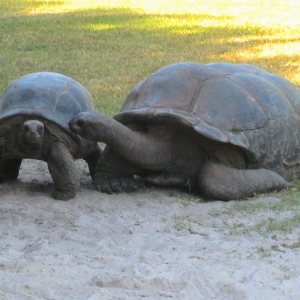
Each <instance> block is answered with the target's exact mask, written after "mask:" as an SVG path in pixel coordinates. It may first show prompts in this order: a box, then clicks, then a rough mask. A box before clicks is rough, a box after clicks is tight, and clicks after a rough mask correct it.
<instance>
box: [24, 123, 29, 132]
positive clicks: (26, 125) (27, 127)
mask: <svg viewBox="0 0 300 300" xmlns="http://www.w3.org/2000/svg"><path fill="white" fill-rule="evenodd" d="M24 131H25V132H28V131H29V125H28V124H25V125H24Z"/></svg>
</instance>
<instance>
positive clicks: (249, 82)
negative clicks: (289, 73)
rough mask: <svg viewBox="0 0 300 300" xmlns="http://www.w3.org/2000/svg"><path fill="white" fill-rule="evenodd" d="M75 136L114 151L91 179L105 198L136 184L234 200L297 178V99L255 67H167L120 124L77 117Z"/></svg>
mask: <svg viewBox="0 0 300 300" xmlns="http://www.w3.org/2000/svg"><path fill="white" fill-rule="evenodd" d="M70 126H71V128H72V129H73V130H74V131H75V132H76V133H77V134H79V135H81V136H84V137H85V138H89V139H93V140H95V141H101V142H104V143H106V144H107V147H106V149H105V150H104V153H103V157H102V158H101V159H100V160H99V162H98V166H97V170H96V175H95V178H94V183H95V186H96V188H97V189H98V190H99V191H103V192H106V193H112V192H120V191H122V190H123V191H128V190H132V189H135V188H136V187H137V184H136V182H135V178H134V177H133V175H134V174H136V175H139V176H141V177H144V178H146V180H148V181H149V182H152V183H155V184H158V185H181V186H188V187H190V188H197V189H198V190H200V191H202V192H203V193H204V195H206V196H208V197H210V198H214V199H220V200H228V199H237V198H245V197H250V196H253V195H254V194H255V193H264V192H268V191H272V190H280V189H284V188H286V187H287V186H288V184H287V181H290V180H293V179H296V178H299V177H300V165H299V163H300V145H299V144H300V90H299V88H297V87H296V86H295V85H293V84H292V83H291V82H289V81H288V80H286V79H284V78H282V77H279V76H277V75H274V74H271V73H268V72H266V71H264V70H262V69H260V68H258V67H255V66H252V65H248V64H227V63H214V64H207V65H203V64H196V63H179V64H173V65H169V66H166V67H163V68H162V69H160V70H158V71H157V72H155V73H154V74H152V75H151V76H150V77H149V78H147V79H146V80H144V81H142V82H140V83H139V84H137V85H136V86H135V87H134V88H133V89H132V90H131V92H130V93H129V95H128V97H127V98H126V100H125V102H124V104H123V106H122V108H121V111H120V113H119V114H117V115H116V116H115V117H114V118H110V117H107V116H105V115H103V114H101V113H95V112H87V113H80V114H79V115H78V116H77V117H75V118H74V119H73V120H72V121H71V122H70Z"/></svg>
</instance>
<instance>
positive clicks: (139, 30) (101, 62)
mask: <svg viewBox="0 0 300 300" xmlns="http://www.w3.org/2000/svg"><path fill="white" fill-rule="evenodd" d="M299 15H300V6H299V4H298V1H296V0H295V1H288V3H285V2H284V3H283V4H280V2H279V1H276V0H256V1H251V2H248V1H230V0H227V1H225V0H224V1H219V0H212V1H200V0H195V1H191V0H185V1H182V0H180V1H179V0H174V1H171V0H168V1H158V0H153V1H147V0H143V1H142V0H136V1H129V0H118V1H117V0H115V1H112V0H86V1H83V0H53V1H50V0H31V1H30V0H5V1H1V3H0V38H1V48H0V64H1V69H0V92H2V91H3V89H4V88H5V87H6V86H7V85H8V83H9V82H11V81H12V80H13V79H16V78H18V77H20V76H21V75H24V74H27V73H31V72H36V71H45V70H47V71H54V72H59V73H63V74H65V75H68V76H70V77H73V78H74V79H76V80H78V81H79V82H80V83H82V84H83V85H84V86H86V87H87V89H88V90H89V91H90V92H91V94H92V96H93V99H94V101H95V107H96V109H97V110H101V111H102V112H104V113H106V114H108V115H114V114H115V113H117V112H118V110H119V108H120V105H121V103H122V102H123V100H124V98H125V96H126V94H127V93H128V92H129V90H130V89H131V88H132V87H133V86H134V85H135V84H136V83H137V82H139V81H141V80H142V79H144V78H146V77H147V76H149V75H150V74H151V73H152V72H154V71H155V70H157V69H158V68H160V67H162V66H164V65H167V64H171V63H176V62H181V61H193V62H199V63H209V62H215V61H227V62H234V63H239V62H246V63H251V64H255V65H258V66H260V67H263V68H265V69H267V70H269V71H271V72H275V73H277V74H279V75H282V76H285V77H287V78H288V79H290V80H291V81H293V82H294V83H296V84H299V85H300V77H299V74H300V72H299V58H300V54H299V46H300V42H299V34H298V33H299V32H300V19H299Z"/></svg>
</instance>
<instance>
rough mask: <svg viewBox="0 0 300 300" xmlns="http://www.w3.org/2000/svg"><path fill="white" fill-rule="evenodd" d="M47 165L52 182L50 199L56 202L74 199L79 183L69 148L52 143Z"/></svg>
mask: <svg viewBox="0 0 300 300" xmlns="http://www.w3.org/2000/svg"><path fill="white" fill-rule="evenodd" d="M47 163H48V169H49V172H50V174H51V176H52V179H53V182H54V190H53V193H52V197H53V198H54V199H58V200H69V199H72V198H74V197H75V195H76V191H77V189H78V188H79V184H80V183H79V176H78V172H77V169H76V165H75V162H74V159H73V157H72V155H71V153H70V150H69V148H68V147H67V146H66V145H65V144H63V143H61V142H54V143H53V144H52V146H51V148H50V150H49V154H48V158H47Z"/></svg>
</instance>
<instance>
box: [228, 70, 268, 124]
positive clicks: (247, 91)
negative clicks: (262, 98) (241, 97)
mask: <svg viewBox="0 0 300 300" xmlns="http://www.w3.org/2000/svg"><path fill="white" fill-rule="evenodd" d="M235 74H237V73H235ZM226 78H227V79H228V80H230V81H232V82H234V83H235V84H237V85H238V86H240V87H241V88H242V89H243V90H244V91H245V92H246V93H247V94H248V95H250V96H251V97H252V98H253V99H255V100H256V102H257V104H258V105H259V107H260V108H261V109H262V111H263V112H264V114H265V116H266V118H267V119H269V117H268V115H267V113H266V110H265V109H264V108H263V107H262V105H261V104H260V102H259V101H257V99H256V98H255V97H254V95H252V94H251V93H250V91H249V90H247V89H246V88H245V87H244V86H242V85H241V84H239V83H238V82H236V81H235V80H233V79H232V78H231V77H226ZM267 123H268V121H266V123H265V124H264V125H263V127H264V126H265V125H266V124H267ZM258 128H260V127H258Z"/></svg>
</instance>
